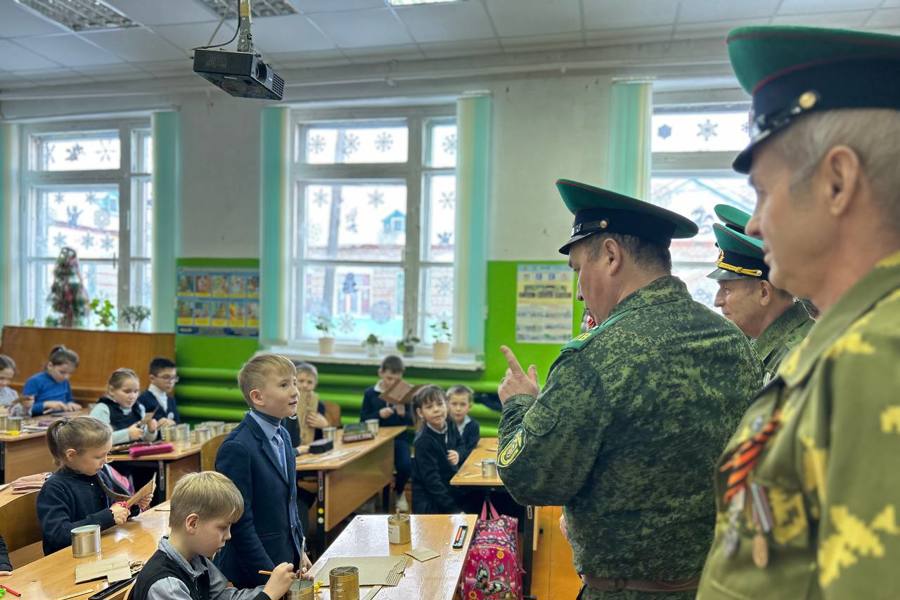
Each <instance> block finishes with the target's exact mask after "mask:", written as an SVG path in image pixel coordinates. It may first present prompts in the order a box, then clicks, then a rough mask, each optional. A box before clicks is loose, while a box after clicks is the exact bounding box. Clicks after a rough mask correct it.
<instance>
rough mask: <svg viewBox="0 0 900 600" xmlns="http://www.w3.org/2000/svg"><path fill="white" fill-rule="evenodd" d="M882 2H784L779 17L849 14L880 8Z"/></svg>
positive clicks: (878, 0) (790, 0) (837, 0)
mask: <svg viewBox="0 0 900 600" xmlns="http://www.w3.org/2000/svg"><path fill="white" fill-rule="evenodd" d="M879 4H881V0H784V2H782V4H781V8H780V9H779V10H778V14H779V15H796V14H805V15H810V16H814V15H816V14H817V13H825V12H829V11H840V12H849V11H852V10H863V9H873V8H878V5H879Z"/></svg>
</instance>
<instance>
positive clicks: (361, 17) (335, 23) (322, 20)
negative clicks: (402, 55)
mask: <svg viewBox="0 0 900 600" xmlns="http://www.w3.org/2000/svg"><path fill="white" fill-rule="evenodd" d="M309 18H310V19H311V20H312V21H313V22H315V23H316V25H318V26H319V27H321V28H322V30H323V31H324V32H325V35H327V36H328V37H329V38H330V39H331V40H332V41H333V42H334V43H336V44H337V45H338V46H340V47H341V48H368V47H373V46H398V45H404V44H410V43H412V42H413V40H412V38H410V37H409V34H408V33H406V28H405V27H404V26H403V23H401V22H400V21H399V20H398V19H397V17H395V16H394V14H393V12H391V10H390V9H389V8H378V9H370V10H358V11H352V12H330V13H317V14H314V15H311V16H310V17H309Z"/></svg>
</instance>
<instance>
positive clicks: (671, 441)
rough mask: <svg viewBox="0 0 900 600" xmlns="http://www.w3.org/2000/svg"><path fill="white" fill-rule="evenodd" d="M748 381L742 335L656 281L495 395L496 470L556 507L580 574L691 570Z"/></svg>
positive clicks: (672, 284)
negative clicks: (532, 383)
mask: <svg viewBox="0 0 900 600" xmlns="http://www.w3.org/2000/svg"><path fill="white" fill-rule="evenodd" d="M761 381H762V366H761V364H760V363H759V360H758V359H757V358H756V355H755V354H754V353H753V350H752V349H751V347H750V343H749V341H748V340H747V338H746V336H744V334H743V333H741V331H740V330H738V329H737V328H736V327H735V326H734V325H732V324H731V323H729V322H728V321H726V320H725V319H723V318H722V317H720V316H719V315H717V314H715V313H713V312H712V311H711V310H709V309H708V308H706V307H705V306H703V305H701V304H699V303H697V302H695V301H694V300H693V299H692V298H691V296H690V294H689V293H688V290H687V287H686V286H685V285H684V283H683V282H681V281H680V280H679V279H677V278H675V277H671V276H664V277H660V278H659V279H656V280H655V281H653V282H652V283H650V284H649V285H647V286H645V287H643V288H641V289H639V290H637V291H636V292H634V293H633V294H631V295H630V296H628V297H627V298H625V299H624V300H622V301H621V302H620V303H619V304H618V305H617V306H616V307H615V308H614V309H613V311H612V312H611V313H610V316H609V317H608V318H607V320H606V321H604V323H602V324H601V325H599V326H598V327H595V328H594V329H592V330H590V331H588V332H586V333H584V334H582V335H580V336H578V337H577V338H575V339H574V340H573V341H572V342H570V343H569V344H567V345H566V346H565V347H564V348H563V351H562V353H561V355H560V356H559V358H558V359H557V360H556V361H555V362H554V364H553V366H552V367H551V369H550V373H549V375H548V377H547V382H546V385H545V386H544V389H543V390H542V391H541V393H540V395H539V396H538V397H537V398H534V397H532V396H528V395H517V396H513V397H511V398H510V399H508V401H507V402H506V404H505V405H504V407H503V414H502V417H501V421H500V430H499V436H500V442H499V443H500V452H499V453H498V466H499V467H500V469H499V472H500V477H501V478H502V479H503V483H504V485H505V486H506V488H507V489H508V490H509V492H510V493H511V494H512V496H513V497H514V498H515V499H516V500H517V501H518V502H519V503H521V504H536V505H564V511H565V516H566V520H567V522H568V531H569V539H570V541H571V544H572V548H573V550H574V562H575V567H576V569H577V570H578V571H579V572H581V573H587V574H590V575H594V576H597V577H606V578H619V577H621V578H629V579H644V580H653V581H671V580H676V579H682V578H688V577H696V576H698V575H699V573H700V570H701V568H702V566H703V559H704V557H705V555H706V552H707V550H708V548H709V544H710V542H711V540H712V536H713V528H714V504H713V490H712V469H713V465H714V464H715V460H716V457H717V456H718V454H719V452H721V450H722V448H723V447H724V444H725V442H726V441H727V440H728V438H729V436H730V435H731V434H732V433H733V432H734V429H735V427H736V426H737V424H738V422H739V421H740V418H741V415H742V414H743V413H744V411H745V410H746V409H747V407H748V406H749V402H750V399H751V397H752V396H753V393H754V392H755V391H756V390H757V389H759V386H760V383H761ZM616 597H621V596H616ZM659 597H662V596H659Z"/></svg>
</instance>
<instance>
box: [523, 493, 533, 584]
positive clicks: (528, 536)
mask: <svg viewBox="0 0 900 600" xmlns="http://www.w3.org/2000/svg"><path fill="white" fill-rule="evenodd" d="M534 513H535V508H534V507H533V506H526V507H525V522H524V526H525V529H524V531H523V532H522V533H523V540H522V568H523V569H525V574H524V575H523V576H522V592H523V593H524V596H525V597H526V598H532V595H531V570H532V568H533V566H534Z"/></svg>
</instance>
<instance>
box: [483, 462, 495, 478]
mask: <svg viewBox="0 0 900 600" xmlns="http://www.w3.org/2000/svg"><path fill="white" fill-rule="evenodd" d="M481 476H482V477H484V478H485V479H493V478H494V477H496V476H497V461H496V460H494V459H493V458H485V459H484V460H482V461H481Z"/></svg>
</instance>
